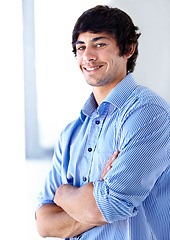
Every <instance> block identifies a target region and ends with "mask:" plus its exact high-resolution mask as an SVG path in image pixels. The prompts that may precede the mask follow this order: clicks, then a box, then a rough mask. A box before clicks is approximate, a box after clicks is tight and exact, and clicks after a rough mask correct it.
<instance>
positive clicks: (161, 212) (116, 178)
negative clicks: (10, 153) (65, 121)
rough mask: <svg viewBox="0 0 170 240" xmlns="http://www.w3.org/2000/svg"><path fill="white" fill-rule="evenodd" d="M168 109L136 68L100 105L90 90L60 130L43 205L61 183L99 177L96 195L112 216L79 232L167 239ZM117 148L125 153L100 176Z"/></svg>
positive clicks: (111, 239)
mask: <svg viewBox="0 0 170 240" xmlns="http://www.w3.org/2000/svg"><path fill="white" fill-rule="evenodd" d="M169 110H170V109H169V106H168V104H167V103H166V102H165V101H164V100H163V99H162V98H161V97H159V96H158V95H157V94H155V93H153V92H152V91H151V90H149V89H148V88H146V87H142V86H140V85H137V83H136V82H135V80H134V79H133V77H132V75H131V74H130V73H129V74H128V75H127V76H126V77H125V78H124V79H123V80H122V81H121V82H120V83H119V84H118V85H117V86H116V87H115V88H114V89H113V90H112V91H111V92H110V93H109V95H108V96H107V97H106V99H105V100H104V101H103V102H102V103H101V105H100V106H97V103H96V101H95V98H94V96H93V93H92V94H91V96H90V97H89V99H88V100H87V102H86V104H85V105H84V107H83V109H82V110H81V115H80V117H79V118H78V119H77V120H76V121H74V122H72V123H70V124H69V125H68V126H67V127H66V128H65V129H64V131H63V132H62V133H61V136H60V139H59V142H58V145H57V146H56V148H55V152H54V157H53V167H52V170H51V171H50V173H49V175H48V176H47V179H46V182H45V186H44V189H43V190H42V192H41V193H40V195H39V205H38V207H40V206H42V205H44V204H47V203H53V198H54V194H55V191H56V189H57V188H58V187H59V186H60V185H61V184H66V183H68V184H72V185H75V186H82V185H83V184H85V183H87V182H93V184H94V192H93V194H94V197H95V199H96V202H97V205H98V207H99V209H100V211H101V213H102V215H103V216H104V218H105V219H106V221H107V222H108V224H107V225H104V226H99V227H95V228H93V229H91V230H89V231H87V232H85V233H83V234H82V235H80V236H79V237H77V238H74V239H82V240H92V239H93V240H95V239H96V240H99V239H102V240H144V239H145V240H168V234H169V228H168V226H169V217H168V210H169V193H168V188H169V187H168V184H169V183H168V180H169V178H168V173H169V156H170V154H169V153H170V144H169V142H170V141H169V140H170V139H169V136H170V134H169V133H170V124H169V123H170V111H169ZM116 149H119V151H120V153H119V156H118V157H117V159H116V160H115V161H114V162H113V164H112V168H111V170H110V171H109V172H108V173H107V175H106V176H105V178H104V181H100V177H101V173H102V170H103V168H104V166H105V164H106V162H107V161H108V159H109V157H110V156H111V155H112V154H113V153H114V152H115V150H116ZM84 204H86V203H84Z"/></svg>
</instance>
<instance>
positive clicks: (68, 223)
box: [36, 204, 94, 238]
mask: <svg viewBox="0 0 170 240" xmlns="http://www.w3.org/2000/svg"><path fill="white" fill-rule="evenodd" d="M36 220H37V229H38V232H39V234H40V235H41V236H42V237H58V238H69V237H75V236H77V235H79V234H81V233H83V232H85V231H87V230H89V229H91V228H93V227H94V225H89V224H88V225H87V224H82V223H79V222H78V221H76V220H75V219H74V218H72V217H71V216H69V215H68V214H67V213H66V212H65V211H63V210H62V209H61V208H60V207H58V206H56V205H54V204H46V205H44V206H42V207H41V208H39V209H38V210H37V213H36Z"/></svg>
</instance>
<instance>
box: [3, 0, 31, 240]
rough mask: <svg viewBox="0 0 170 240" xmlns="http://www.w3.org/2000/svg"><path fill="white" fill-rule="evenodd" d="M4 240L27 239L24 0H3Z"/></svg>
mask: <svg viewBox="0 0 170 240" xmlns="http://www.w3.org/2000/svg"><path fill="white" fill-rule="evenodd" d="M0 35H1V37H0V215H1V220H2V221H1V239H4V240H11V239H18V240H20V239H24V238H23V235H24V234H25V214H24V212H25V206H24V200H25V196H26V195H25V194H24V181H25V178H24V176H25V174H24V167H25V165H24V164H25V154H24V146H25V144H24V79H23V54H22V50H23V49H22V1H18V0H5V1H0Z"/></svg>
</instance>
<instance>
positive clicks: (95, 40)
mask: <svg viewBox="0 0 170 240" xmlns="http://www.w3.org/2000/svg"><path fill="white" fill-rule="evenodd" d="M100 39H108V38H106V37H96V38H93V39H92V40H91V41H90V42H97V41H98V40H100ZM76 44H85V42H83V41H76Z"/></svg>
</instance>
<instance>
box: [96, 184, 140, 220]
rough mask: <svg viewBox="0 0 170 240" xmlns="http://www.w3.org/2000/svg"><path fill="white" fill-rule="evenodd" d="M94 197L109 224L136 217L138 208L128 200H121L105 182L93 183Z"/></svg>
mask: <svg viewBox="0 0 170 240" xmlns="http://www.w3.org/2000/svg"><path fill="white" fill-rule="evenodd" d="M93 185H94V190H93V195H94V198H95V200H96V203H97V205H98V208H99V210H100V211H101V213H102V215H103V217H104V218H105V220H106V221H107V222H108V223H113V222H115V221H118V220H124V219H127V218H128V217H133V216H136V214H137V212H138V211H137V208H136V207H135V206H134V205H133V204H132V203H130V202H129V201H128V200H125V199H123V197H122V199H121V198H120V196H121V194H119V198H118V197H117V196H116V195H117V194H116V193H114V191H112V190H110V189H109V187H108V186H107V185H106V183H105V182H104V181H100V180H96V181H94V182H93Z"/></svg>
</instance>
